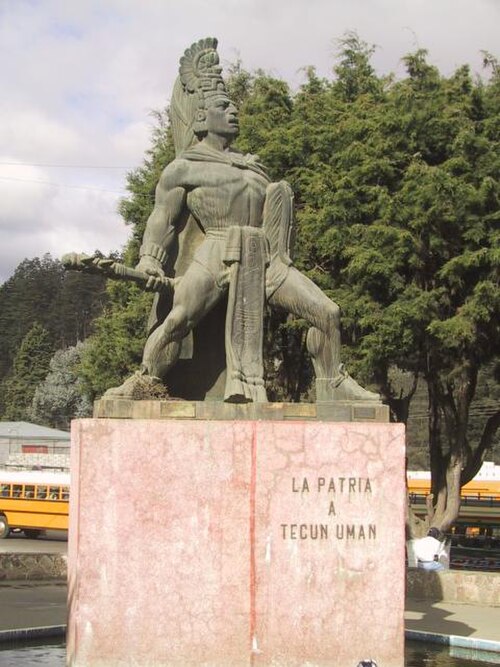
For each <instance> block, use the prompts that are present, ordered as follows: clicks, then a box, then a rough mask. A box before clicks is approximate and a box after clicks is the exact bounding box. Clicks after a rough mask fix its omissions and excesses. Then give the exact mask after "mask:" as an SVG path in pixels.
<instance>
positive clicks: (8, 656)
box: [0, 641, 500, 667]
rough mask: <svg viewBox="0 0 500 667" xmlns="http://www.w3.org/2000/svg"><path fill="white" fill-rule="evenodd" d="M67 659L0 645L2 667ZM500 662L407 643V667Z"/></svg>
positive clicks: (53, 646)
mask: <svg viewBox="0 0 500 667" xmlns="http://www.w3.org/2000/svg"><path fill="white" fill-rule="evenodd" d="M65 659H66V647H65V645H64V644H63V643H61V642H54V643H47V642H46V643H44V644H34V643H26V642H25V643H23V644H22V645H5V646H3V647H2V646H1V645H0V667H16V666H22V667H31V666H32V665H33V666H34V667H38V666H45V667H64V665H65ZM499 662H500V656H499V655H498V654H495V653H487V652H482V651H481V652H479V651H469V650H467V649H457V648H450V647H446V648H445V647H440V646H436V645H431V644H426V643H424V642H410V641H408V642H406V659H405V667H486V665H488V664H492V665H498V664H499ZM380 667H383V665H380Z"/></svg>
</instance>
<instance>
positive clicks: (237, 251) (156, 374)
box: [106, 38, 379, 402]
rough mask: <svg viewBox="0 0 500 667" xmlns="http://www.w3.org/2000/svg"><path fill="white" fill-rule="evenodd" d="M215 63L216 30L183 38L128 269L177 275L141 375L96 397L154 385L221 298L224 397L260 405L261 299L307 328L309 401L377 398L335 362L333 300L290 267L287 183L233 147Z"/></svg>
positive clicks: (156, 314) (231, 118) (232, 118)
mask: <svg viewBox="0 0 500 667" xmlns="http://www.w3.org/2000/svg"><path fill="white" fill-rule="evenodd" d="M221 71H222V68H221V67H220V66H219V56H218V53H217V40H216V39H214V38H207V39H203V40H200V41H199V42H197V43H195V44H193V45H192V46H191V47H190V48H189V49H187V50H186V51H185V53H184V55H183V56H182V58H181V60H180V68H179V76H178V78H177V80H176V83H175V86H174V90H173V96H172V101H171V106H170V119H171V125H172V133H173V139H174V145H175V151H176V158H175V160H174V161H173V162H171V163H170V164H169V165H167V166H166V168H165V169H164V171H163V173H162V175H161V177H160V180H159V182H158V185H157V188H156V197H155V205H154V210H153V212H152V213H151V215H150V217H149V219H148V221H147V224H146V229H145V232H144V237H143V239H142V245H141V248H140V261H139V263H138V265H137V266H136V270H138V271H140V272H142V273H143V274H144V273H145V274H147V275H149V276H151V278H150V279H149V287H150V288H154V285H155V281H161V280H164V279H165V273H169V272H170V273H175V281H173V284H174V285H175V287H174V293H173V299H171V300H170V302H168V301H165V303H164V304H163V306H162V304H161V299H162V298H164V299H168V297H166V296H164V297H162V295H161V294H159V295H157V297H156V299H157V301H156V303H155V305H154V307H153V314H152V318H151V319H150V333H149V337H148V339H147V342H146V345H145V348H144V353H143V360H142V366H141V369H140V371H138V372H137V373H135V374H134V375H133V376H132V377H130V378H128V379H127V380H126V381H125V382H124V384H122V385H121V386H120V387H116V388H113V389H110V390H108V392H107V393H106V396H109V397H123V398H126V397H132V396H133V395H134V387H135V386H136V385H137V383H142V384H143V383H144V382H151V384H155V383H159V382H162V381H163V379H164V378H165V375H166V374H167V372H168V371H169V370H170V368H171V367H172V366H173V365H174V364H175V363H176V362H177V360H178V359H179V356H180V354H181V349H182V346H183V341H184V344H185V341H186V340H188V339H189V334H190V332H191V331H192V329H193V328H194V327H195V326H197V325H198V323H199V322H200V321H202V320H203V318H204V317H205V316H206V315H207V314H208V313H209V312H210V311H211V310H212V309H213V308H214V307H215V306H216V304H217V303H218V302H220V301H221V300H222V299H223V298H227V304H228V305H227V312H226V319H225V354H226V385H225V394H224V400H226V401H230V402H245V401H256V402H264V401H267V396H266V391H265V386H264V378H263V361H262V347H263V313H264V309H265V304H266V303H269V305H270V306H271V307H272V306H279V307H281V308H283V309H285V310H286V311H288V312H290V313H293V314H294V315H297V316H299V317H301V318H304V319H305V320H307V321H308V322H309V323H310V324H311V328H310V329H309V331H308V334H307V349H308V351H309V353H310V355H311V357H312V361H313V366H314V370H315V374H316V398H317V400H318V401H338V400H359V401H374V400H379V396H378V394H374V393H372V392H369V391H366V390H365V389H363V388H362V387H360V386H359V385H358V384H357V383H356V382H355V381H354V380H353V379H352V378H351V377H350V376H349V375H348V374H347V373H346V372H345V370H344V369H343V366H342V365H341V360H340V316H339V307H338V306H337V305H336V304H335V303H333V301H331V300H330V299H329V298H328V297H327V296H326V295H325V294H324V293H323V292H322V291H321V290H320V289H319V288H318V287H317V286H316V285H315V284H314V283H313V282H312V281H311V280H309V279H308V278H307V277H306V276H304V275H303V274H301V273H300V272H299V271H298V270H297V269H296V268H295V267H294V266H293V263H292V260H291V258H290V254H289V252H290V249H289V245H290V235H291V229H292V222H293V193H292V191H291V188H290V186H289V185H288V184H287V183H286V182H284V181H281V182H279V183H271V181H270V179H269V177H268V176H267V174H266V171H265V169H264V167H263V166H262V165H261V164H260V163H259V161H258V159H257V157H256V156H253V155H243V154H241V153H239V152H237V151H235V150H233V149H232V148H231V143H232V142H233V140H234V139H235V138H236V137H237V135H238V131H239V127H238V111H237V109H236V107H235V105H234V104H233V102H232V101H231V100H230V99H229V96H228V93H227V91H226V87H225V84H224V80H223V78H222V76H221ZM172 266H175V268H174V269H173V270H172V269H171V268H170V267H172ZM165 304H167V305H165ZM206 344H207V345H210V344H211V341H209V340H208V341H206Z"/></svg>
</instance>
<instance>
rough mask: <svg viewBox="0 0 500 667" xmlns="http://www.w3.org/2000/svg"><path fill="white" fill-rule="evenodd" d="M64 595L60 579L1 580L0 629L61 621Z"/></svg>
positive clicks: (51, 623)
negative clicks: (44, 580)
mask: <svg viewBox="0 0 500 667" xmlns="http://www.w3.org/2000/svg"><path fill="white" fill-rule="evenodd" d="M66 597H67V587H66V584H63V583H54V584H47V583H43V582H41V583H38V582H24V581H11V582H3V583H2V582H0V630H15V629H17V628H38V627H41V626H47V625H64V624H65V623H66ZM0 664H1V663H0Z"/></svg>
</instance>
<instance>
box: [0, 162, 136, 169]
mask: <svg viewBox="0 0 500 667" xmlns="http://www.w3.org/2000/svg"><path fill="white" fill-rule="evenodd" d="M0 166H3V167H53V168H55V169H119V170H121V171H126V170H128V169H135V167H119V166H116V165H101V164H51V163H48V162H0Z"/></svg>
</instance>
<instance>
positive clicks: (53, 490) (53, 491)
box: [49, 486, 59, 500]
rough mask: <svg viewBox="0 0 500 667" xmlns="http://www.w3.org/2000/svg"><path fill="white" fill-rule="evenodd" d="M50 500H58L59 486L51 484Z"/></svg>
mask: <svg viewBox="0 0 500 667" xmlns="http://www.w3.org/2000/svg"><path fill="white" fill-rule="evenodd" d="M49 498H50V500H59V487H58V486H51V487H50V491H49Z"/></svg>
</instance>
